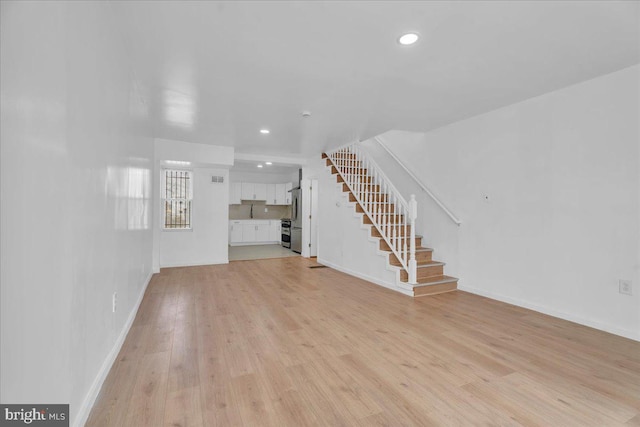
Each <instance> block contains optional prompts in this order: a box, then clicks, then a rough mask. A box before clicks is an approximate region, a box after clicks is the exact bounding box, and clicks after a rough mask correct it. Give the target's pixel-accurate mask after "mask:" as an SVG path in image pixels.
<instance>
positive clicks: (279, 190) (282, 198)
mask: <svg viewBox="0 0 640 427" xmlns="http://www.w3.org/2000/svg"><path fill="white" fill-rule="evenodd" d="M286 188H287V184H276V188H275V190H276V202H275V203H274V205H286V204H287V190H286Z"/></svg>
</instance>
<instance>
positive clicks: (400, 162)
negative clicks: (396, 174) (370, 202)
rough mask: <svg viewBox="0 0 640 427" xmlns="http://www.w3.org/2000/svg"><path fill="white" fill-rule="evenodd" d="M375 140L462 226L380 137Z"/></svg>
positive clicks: (374, 138)
mask: <svg viewBox="0 0 640 427" xmlns="http://www.w3.org/2000/svg"><path fill="white" fill-rule="evenodd" d="M373 140H374V141H376V142H377V143H378V144H380V146H381V147H382V148H384V149H385V151H386V152H387V153H389V155H390V156H391V157H392V158H393V160H395V161H396V162H397V163H398V164H399V165H400V166H401V167H402V169H404V170H405V172H407V173H408V174H409V176H410V177H411V178H412V179H413V180H414V181H415V182H416V183H417V184H418V185H419V186H420V188H422V191H424V192H425V193H427V194H428V195H429V197H431V198H432V199H433V201H434V202H436V203H437V204H438V206H440V207H441V208H442V210H443V211H445V212H446V214H447V215H449V218H451V220H452V221H453V222H455V223H456V224H457V225H458V226H459V225H460V224H462V222H461V221H460V220H459V219H458V218H457V217H456V216H455V215H454V214H453V213H452V212H451V211H450V210H449V208H447V207H446V206H445V205H444V203H442V202H441V201H440V199H438V198H437V197H436V195H435V194H433V193H432V192H431V190H429V188H427V186H426V185H424V184H423V183H422V181H420V180H419V179H418V177H417V176H416V174H414V173H413V172H411V170H410V169H409V168H407V167H406V166H405V164H404V163H402V161H401V160H400V159H399V158H398V156H396V155H395V154H394V153H393V152H392V151H391V150H390V149H389V147H387V146H386V144H385V143H384V142H383V141H382V140H380V137H378V136H374V137H373Z"/></svg>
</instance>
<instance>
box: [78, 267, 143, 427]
mask: <svg viewBox="0 0 640 427" xmlns="http://www.w3.org/2000/svg"><path fill="white" fill-rule="evenodd" d="M152 277H153V273H149V275H148V276H147V279H146V281H145V285H144V286H143V287H142V291H141V292H140V295H139V296H138V300H137V301H136V303H135V305H134V306H133V309H132V310H131V313H129V317H128V318H127V322H126V323H125V324H124V326H123V327H122V331H120V335H119V336H118V339H117V340H116V342H115V343H114V344H113V347H112V348H111V351H110V352H109V354H107V357H106V358H105V359H104V362H102V366H101V367H100V370H99V371H98V375H96V377H95V379H94V380H93V383H92V384H91V387H90V388H89V391H88V392H87V394H86V396H85V398H84V401H83V402H82V405H81V406H80V409H79V410H78V415H77V416H76V420H75V422H74V423H73V425H74V427H79V426H83V425H84V424H85V423H86V422H87V418H89V414H90V413H91V409H92V408H93V404H94V403H95V401H96V398H97V397H98V394H99V393H100V389H101V388H102V385H103V384H104V380H105V379H107V375H108V374H109V371H110V370H111V367H112V366H113V363H114V362H115V361H116V358H117V357H118V353H120V349H121V348H122V344H124V340H125V339H126V338H127V335H128V334H129V330H130V329H131V325H133V321H134V320H135V318H136V314H138V309H139V308H140V304H141V303H142V299H143V298H144V294H145V292H146V291H147V287H148V286H149V283H150V282H151V278H152Z"/></svg>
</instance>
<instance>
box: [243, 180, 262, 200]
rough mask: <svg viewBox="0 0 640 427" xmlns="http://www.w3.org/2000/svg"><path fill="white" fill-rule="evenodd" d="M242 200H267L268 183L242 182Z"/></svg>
mask: <svg viewBox="0 0 640 427" xmlns="http://www.w3.org/2000/svg"><path fill="white" fill-rule="evenodd" d="M241 198H242V200H267V184H254V183H253V182H243V183H242V192H241Z"/></svg>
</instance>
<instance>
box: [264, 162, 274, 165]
mask: <svg viewBox="0 0 640 427" xmlns="http://www.w3.org/2000/svg"><path fill="white" fill-rule="evenodd" d="M264 164H265V165H267V166H269V165H272V164H273V163H271V162H264Z"/></svg>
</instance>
